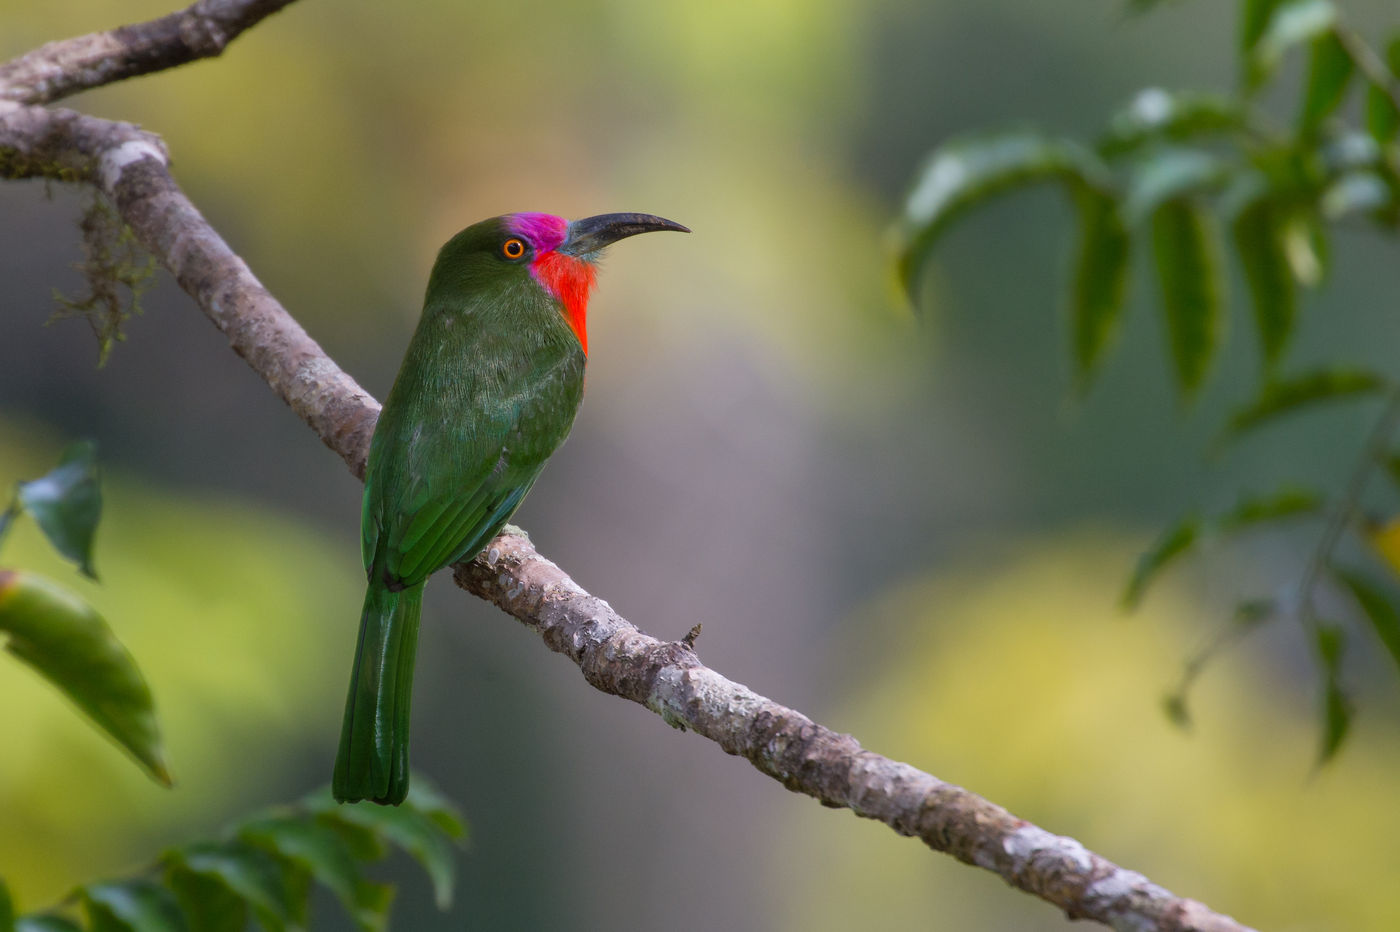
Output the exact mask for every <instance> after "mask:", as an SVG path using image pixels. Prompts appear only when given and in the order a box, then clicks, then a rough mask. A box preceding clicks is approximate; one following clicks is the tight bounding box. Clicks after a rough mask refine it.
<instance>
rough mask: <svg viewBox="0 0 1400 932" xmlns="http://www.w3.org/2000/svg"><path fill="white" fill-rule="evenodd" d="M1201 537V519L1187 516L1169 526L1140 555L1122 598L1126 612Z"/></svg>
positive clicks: (1139, 601)
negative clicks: (1163, 571)
mask: <svg viewBox="0 0 1400 932" xmlns="http://www.w3.org/2000/svg"><path fill="white" fill-rule="evenodd" d="M1200 536H1201V519H1200V518H1197V517H1195V516H1194V515H1193V516H1191V517H1187V518H1184V519H1182V520H1181V521H1179V522H1177V523H1176V524H1174V525H1172V526H1171V527H1169V528H1167V530H1166V531H1165V532H1163V534H1162V536H1161V537H1159V538H1157V541H1156V542H1155V543H1154V544H1153V545H1152V546H1151V547H1150V548H1148V550H1147V551H1146V552H1145V553H1143V555H1142V556H1141V557H1139V558H1138V562H1137V566H1136V568H1134V570H1133V575H1132V578H1131V579H1129V580H1128V586H1127V588H1126V589H1125V590H1123V598H1122V600H1121V602H1122V605H1123V608H1124V609H1125V610H1126V611H1132V610H1133V609H1135V608H1137V607H1138V605H1139V604H1141V602H1142V597H1143V595H1145V594H1146V593H1147V587H1148V586H1149V585H1150V584H1151V583H1152V581H1153V580H1154V579H1156V578H1157V576H1158V575H1159V574H1160V573H1161V572H1162V570H1164V569H1165V568H1166V567H1167V566H1169V565H1170V564H1171V563H1173V562H1175V560H1176V559H1177V558H1178V557H1180V556H1182V555H1183V554H1185V553H1186V552H1187V551H1189V550H1190V549H1191V548H1192V547H1194V546H1195V544H1196V541H1197V540H1198V539H1200Z"/></svg>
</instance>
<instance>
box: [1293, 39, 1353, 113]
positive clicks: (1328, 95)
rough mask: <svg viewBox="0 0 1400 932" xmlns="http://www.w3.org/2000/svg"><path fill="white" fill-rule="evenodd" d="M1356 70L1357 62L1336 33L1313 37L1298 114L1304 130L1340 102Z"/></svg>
mask: <svg viewBox="0 0 1400 932" xmlns="http://www.w3.org/2000/svg"><path fill="white" fill-rule="evenodd" d="M1355 71H1356V63H1355V62H1353V61H1352V60H1351V55H1350V54H1349V53H1348V52H1347V50H1346V47H1345V46H1344V45H1342V41H1341V40H1340V39H1338V38H1337V34H1336V33H1335V32H1330V31H1329V32H1327V33H1326V34H1324V35H1322V36H1320V37H1318V38H1317V39H1314V40H1313V43H1312V51H1311V53H1310V55H1309V58H1308V77H1307V83H1306V84H1305V87H1306V88H1307V90H1306V92H1305V93H1304V95H1303V112H1302V113H1301V114H1300V115H1299V117H1298V122H1299V123H1301V124H1302V126H1303V128H1304V129H1305V130H1308V131H1311V130H1315V129H1316V128H1317V127H1318V126H1319V125H1320V124H1321V123H1322V121H1323V120H1324V119H1326V118H1327V116H1328V115H1329V114H1331V113H1332V112H1333V111H1334V110H1336V109H1337V107H1339V106H1340V105H1341V103H1342V101H1343V100H1344V99H1345V98H1346V93H1347V86H1348V85H1349V84H1350V83H1351V77H1352V75H1353V74H1354V73H1355Z"/></svg>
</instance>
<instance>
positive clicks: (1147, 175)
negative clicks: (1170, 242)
mask: <svg viewBox="0 0 1400 932" xmlns="http://www.w3.org/2000/svg"><path fill="white" fill-rule="evenodd" d="M1231 168H1232V166H1231V165H1230V164H1229V163H1228V162H1226V161H1224V160H1223V159H1221V158H1220V157H1218V156H1216V155H1213V154H1211V153H1210V152H1206V151H1204V150H1201V149H1187V148H1182V147H1179V146H1176V147H1172V148H1169V149H1163V150H1161V151H1159V152H1156V153H1154V154H1153V155H1152V156H1151V157H1149V158H1146V159H1144V160H1143V161H1142V162H1141V163H1140V164H1139V165H1138V166H1137V167H1136V169H1135V170H1134V172H1133V177H1132V181H1131V182H1130V184H1129V185H1128V196H1127V197H1126V198H1125V199H1124V202H1123V215H1124V217H1125V218H1126V219H1127V222H1128V223H1129V224H1134V225H1136V224H1138V223H1141V222H1143V221H1144V220H1146V219H1147V218H1148V217H1150V216H1152V214H1154V213H1156V211H1157V208H1159V207H1161V206H1162V205H1163V204H1164V203H1165V202H1167V201H1171V200H1176V199H1179V198H1182V197H1184V196H1185V195H1188V194H1197V193H1200V192H1202V191H1207V190H1210V189H1212V188H1215V187H1217V186H1218V185H1219V184H1220V183H1221V182H1222V181H1223V180H1224V179H1225V178H1226V177H1227V176H1228V175H1229V173H1230V171H1231Z"/></svg>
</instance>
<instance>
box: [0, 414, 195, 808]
mask: <svg viewBox="0 0 1400 932" xmlns="http://www.w3.org/2000/svg"><path fill="white" fill-rule="evenodd" d="M22 514H23V515H28V516H29V517H31V518H33V520H34V522H35V523H36V524H37V525H38V526H39V529H40V530H41V531H42V532H43V533H44V536H45V537H46V538H47V539H48V541H49V543H51V544H52V545H53V547H54V549H55V550H57V551H58V552H59V553H60V554H62V555H63V557H64V558H66V559H67V560H69V561H71V562H73V563H75V564H76V565H77V566H78V567H79V569H80V570H81V571H82V572H83V574H84V575H86V576H88V577H90V578H93V579H96V578H97V571H96V569H95V568H94V566H93V541H94V539H95V537H96V534H97V525H98V522H99V521H100V520H101V517H102V490H101V484H100V478H99V473H98V466H97V450H96V447H95V446H94V445H93V444H92V443H91V442H87V441H82V442H79V443H75V444H73V445H71V446H70V447H69V448H68V449H67V450H66V451H65V452H64V454H63V456H62V459H61V460H60V461H59V464H58V465H57V466H56V467H55V468H54V469H52V470H50V471H49V472H48V473H47V474H45V475H43V476H40V477H39V478H37V479H31V480H29V481H27V482H20V483H18V484H17V485H16V487H15V495H14V499H13V501H12V502H11V503H10V505H9V507H8V508H7V509H6V510H5V511H4V512H3V514H0V543H3V542H4V539H5V536H6V534H7V533H8V532H9V530H10V527H11V524H12V523H13V521H14V520H15V519H16V518H17V517H18V516H20V515H22ZM0 634H3V635H4V642H3V643H4V649H5V650H6V652H8V653H9V654H10V655H11V656H13V657H15V658H16V659H18V660H20V661H21V662H23V663H25V664H27V665H28V666H29V667H30V668H31V669H33V670H34V671H35V672H37V673H38V674H39V675H40V676H42V677H44V679H46V680H48V681H49V682H50V683H52V684H53V685H54V686H55V687H57V688H58V689H59V691H60V692H62V693H63V694H64V695H65V696H67V697H68V699H69V700H70V701H71V702H72V703H73V704H74V705H75V706H76V707H77V708H78V710H79V711H80V712H82V713H83V715H84V716H85V717H86V718H87V719H88V721H90V722H92V723H93V724H94V725H96V726H97V727H98V728H99V729H101V730H102V731H103V732H104V733H105V734H106V735H107V736H108V737H110V738H111V739H112V740H113V741H115V742H116V743H117V744H118V746H120V747H121V748H122V749H123V750H125V751H126V752H127V753H129V754H130V755H131V757H132V758H133V759H134V760H135V761H136V762H137V764H138V765H139V766H140V767H141V768H142V769H143V770H145V771H146V773H147V774H149V775H150V776H151V777H152V779H154V780H156V781H158V782H160V783H162V784H164V785H166V786H169V785H171V783H172V777H171V774H170V767H169V764H168V763H167V761H166V757H165V748H164V746H163V744H162V742H161V736H160V726H159V724H158V723H157V721H156V712H155V700H154V699H153V698H152V696H151V690H150V687H149V686H148V685H147V684H146V680H145V677H143V676H142V675H141V670H140V669H139V668H138V667H137V665H136V661H135V660H134V659H133V658H132V656H131V654H130V653H129V652H128V651H127V650H126V648H125V647H123V646H122V643H121V642H120V641H119V640H118V639H117V636H116V634H115V633H114V632H113V631H112V628H111V626H110V625H108V624H107V622H106V620H104V619H103V618H102V616H101V615H100V614H98V613H97V611H96V610H95V609H93V608H92V606H90V605H88V604H87V603H86V602H85V601H84V600H83V599H82V598H80V597H79V596H78V595H77V594H75V593H73V592H71V591H69V590H68V589H65V588H64V587H62V586H60V585H59V584H58V583H55V582H53V581H51V580H48V579H46V578H44V577H42V576H39V575H37V574H35V573H30V572H26V571H23V570H15V569H6V568H4V567H3V566H0Z"/></svg>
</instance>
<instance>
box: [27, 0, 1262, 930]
mask: <svg viewBox="0 0 1400 932" xmlns="http://www.w3.org/2000/svg"><path fill="white" fill-rule="evenodd" d="M286 2H290V0H263V2H258V0H242V2H238V0H201V2H200V3H196V4H195V5H194V6H192V7H190V8H189V9H187V10H185V11H183V12H182V13H176V14H172V15H171V16H167V17H164V18H162V19H158V20H154V21H152V22H150V23H145V24H141V25H138V26H130V27H124V28H123V29H118V30H114V31H112V32H110V33H99V34H95V35H93V36H86V37H83V38H82V39H75V40H69V41H68V42H66V43H65V42H59V43H53V44H51V45H48V46H45V47H44V48H42V49H39V50H38V51H36V52H33V53H30V54H29V55H25V56H23V57H21V58H19V59H16V60H14V61H12V62H10V63H9V64H6V65H0V177H9V178H26V177H46V178H53V179H58V180H61V181H70V182H81V183H87V184H91V185H94V186H95V187H97V188H98V189H99V190H100V191H101V192H102V193H103V194H104V195H105V196H106V197H107V198H108V199H109V200H110V201H111V202H112V203H113V204H114V205H115V207H116V209H117V210H118V212H119V213H120V215H121V217H122V219H123V220H124V221H125V222H126V223H127V224H128V225H129V226H130V227H131V229H132V231H133V232H134V233H135V235H136V237H137V238H138V239H139V240H140V242H141V243H142V244H143V245H144V246H145V248H146V249H148V250H150V251H151V253H152V254H153V255H155V256H156V258H157V259H158V260H159V261H160V262H161V263H162V264H163V265H164V266H165V267H166V268H167V269H169V270H170V273H171V274H172V275H174V277H175V279H176V280H177V281H178V282H179V283H180V287H182V288H183V289H184V290H185V291H186V292H187V293H188V294H189V295H190V296H191V297H192V298H193V299H194V301H195V303H196V304H197V305H198V306H199V307H200V309H201V310H202V311H203V312H204V313H205V315H206V316H207V317H208V318H209V319H210V320H211V321H212V322H213V323H214V325H215V326H217V327H218V328H219V329H220V330H221V331H222V332H223V333H224V334H225V335H226V336H227V337H228V339H229V343H230V345H231V346H232V347H233V349H234V351H235V352H237V353H238V354H239V355H240V356H242V357H243V359H244V360H245V361H247V363H248V364H249V365H250V366H251V367H252V368H253V370H254V371H255V372H257V374H258V375H259V377H261V378H262V379H263V380H264V381H266V382H267V383H268V385H270V386H271V387H272V389H273V391H274V392H276V393H277V395H278V396H279V397H280V398H282V400H283V401H285V402H286V403H287V404H288V405H289V406H290V407H291V408H292V410H293V411H295V412H296V414H297V415H298V416H299V417H301V418H302V420H304V421H305V422H306V423H307V424H308V425H309V426H310V427H311V428H312V430H314V431H315V432H316V434H317V435H318V436H319V437H320V438H321V440H322V441H323V442H324V443H325V444H326V445H327V446H328V447H330V448H331V449H332V450H334V451H335V452H336V453H337V454H339V455H340V457H341V458H342V459H344V460H345V462H346V464H347V465H348V466H349V467H350V470H351V472H353V473H354V474H355V475H356V476H359V477H361V478H363V475H364V463H365V457H366V455H367V452H368V449H369V440H370V436H371V434H372V432H373V425H374V421H375V418H376V417H377V415H378V404H377V403H376V402H375V401H374V399H373V398H371V397H370V396H369V395H368V394H366V393H365V392H364V390H362V389H361V388H360V387H359V386H358V385H357V384H356V383H355V381H354V380H353V379H352V378H350V376H348V375H347V374H346V373H344V372H343V371H341V369H340V367H339V366H337V365H336V364H335V362H334V361H332V360H331V359H330V358H329V357H327V356H326V355H325V353H324V352H322V350H321V348H320V347H319V346H318V345H317V344H316V342H315V341H314V340H312V339H311V338H310V337H309V336H308V335H307V334H306V332H305V331H304V330H303V329H302V328H301V326H300V325H299V324H298V323H297V322H296V321H295V320H294V319H293V318H292V317H291V315H289V314H288V313H287V311H286V310H285V309H284V308H283V307H282V306H281V305H280V304H279V303H278V302H277V300H276V299H275V298H274V297H273V296H272V295H271V294H270V293H269V292H268V291H267V289H265V288H264V287H263V286H262V284H261V283H260V282H259V281H258V280H257V279H256V278H255V277H254V276H253V274H252V272H251V271H249V269H248V267H247V265H246V264H245V263H244V262H243V261H242V260H241V259H240V258H239V257H238V256H237V255H235V254H234V253H233V251H232V250H230V249H229V247H228V245H227V244H226V243H225V242H224V241H223V239H222V238H221V237H220V236H219V235H218V233H216V232H215V231H214V230H213V229H212V228H211V227H210V226H209V224H208V223H207V222H206V221H205V220H204V218H203V217H202V216H201V215H200V213H199V211H198V210H197V209H196V208H195V207H194V205H193V204H192V203H190V201H189V200H188V198H186V197H185V195H184V193H183V192H182V191H181V190H180V188H179V187H178V185H176V183H175V181H174V179H173V178H172V177H171V175H170V171H169V158H168V156H167V153H166V151H165V147H164V145H163V144H162V143H161V141H160V139H159V138H158V137H156V136H153V135H151V134H149V133H146V132H143V131H141V130H140V129H138V128H136V127H134V126H131V125H129V124H125V123H114V122H109V121H106V120H99V119H96V118H93V117H89V116H85V115H82V114H78V113H73V112H71V111H63V110H49V109H45V108H42V107H38V106H33V105H32V104H33V103H35V102H39V101H48V100H53V99H56V98H57V97H60V96H62V95H64V94H67V93H73V92H74V91H76V90H81V89H83V88H87V87H95V86H97V85H99V84H102V83H107V82H110V81H115V80H120V79H122V78H126V77H130V76H132V75H135V74H141V73H145V72H148V71H152V70H156V69H158V68H163V67H169V66H171V65H174V64H179V63H182V62H185V61H189V60H190V59H192V58H196V57H201V56H202V55H212V54H217V53H218V51H220V50H221V49H222V48H223V46H224V44H226V43H227V42H228V41H229V40H230V39H232V38H233V36H235V35H237V33H238V31H241V30H242V29H244V28H247V26H249V25H251V24H252V23H254V22H256V21H257V20H258V19H260V18H262V17H263V16H266V15H268V14H269V13H271V12H273V11H275V10H276V9H279V8H281V7H282V6H284V5H286ZM221 17H222V18H221ZM191 24H194V25H191ZM200 24H203V25H200ZM209 24H215V25H217V26H219V29H220V30H222V31H218V30H214V29H213V28H212V26H209ZM206 27H207V28H206ZM200 30H205V31H202V32H201V31H200ZM191 36H193V38H191ZM21 102H23V103H21ZM26 104H28V105H26ZM454 577H455V579H456V581H457V583H458V585H460V586H461V587H462V588H464V589H466V590H467V591H469V592H472V593H474V594H476V595H478V596H480V597H481V598H483V599H486V600H487V601H489V602H492V603H493V604H495V605H497V606H499V607H500V608H502V609H503V610H505V611H506V612H508V613H509V614H511V615H513V616H514V617H515V618H517V619H519V620H520V621H522V622H524V623H525V624H526V625H527V626H528V627H530V628H532V629H534V630H535V631H536V632H537V633H538V634H539V635H540V636H541V638H542V639H543V640H544V642H545V644H546V645H547V646H549V647H550V649H552V650H555V651H557V652H559V653H562V654H564V655H565V656H567V657H569V658H570V659H571V660H573V661H574V663H576V664H577V665H578V666H579V668H580V670H581V671H582V672H583V675H584V678H585V679H586V680H587V681H588V682H589V683H590V684H592V685H593V686H594V687H596V688H597V689H600V690H602V691H603V692H606V693H610V694H612V695H616V696H621V697H623V698H626V699H630V700H632V701H633V702H638V703H640V704H642V705H645V706H646V707H647V708H649V709H651V710H652V711H654V712H656V713H657V714H658V715H660V716H661V717H662V719H663V720H664V721H666V722H667V723H668V724H670V725H673V726H675V727H679V728H689V729H691V730H692V731H695V732H696V733H698V734H701V735H704V736H705V737H707V738H709V739H710V740H712V741H714V742H715V743H717V744H718V745H719V746H720V747H722V748H723V749H724V750H725V751H726V752H727V753H730V754H735V755H739V756H742V757H744V758H746V759H747V760H749V761H750V762H751V763H752V764H753V765H754V766H755V767H756V768H757V769H758V770H759V771H761V772H762V773H765V774H767V775H768V776H770V777H773V778H774V779H775V780H778V781H779V782H780V783H782V784H783V785H784V786H786V787H787V788H788V789H790V790H793V791H795V792H800V793H805V794H806V795H808V796H811V797H813V798H815V799H817V800H820V801H821V802H822V803H823V804H826V805H829V806H840V807H845V808H848V809H851V810H852V811H853V812H855V813H856V814H857V815H859V816H862V817H865V818H872V819H878V820H880V821H881V822H884V823H885V824H886V825H889V826H890V827H891V828H893V829H894V830H895V831H896V832H898V833H900V834H902V835H913V836H917V837H918V838H920V839H922V840H923V841H924V843H925V844H927V845H929V847H931V848H934V849H935V850H938V851H945V852H947V853H949V854H951V855H953V856H954V857H956V858H958V859H959V860H961V861H964V862H965V863H968V864H973V865H976V866H978V867H982V868H984V869H986V870H990V871H993V872H994V873H996V874H999V875H1000V876H1001V877H1003V878H1004V879H1005V880H1006V881H1007V882H1008V883H1009V884H1011V885H1012V886H1015V887H1018V888H1019V889H1021V890H1024V891H1026V892H1028V893H1031V894H1034V895H1035V896H1038V897H1040V898H1041V899H1043V900H1045V901H1046V902H1049V903H1052V904H1054V905H1055V906H1057V907H1059V908H1060V909H1062V910H1063V911H1064V912H1065V913H1066V914H1067V915H1069V916H1070V917H1073V918H1083V919H1093V920H1096V921H1098V922H1101V923H1103V924H1105V925H1109V926H1112V927H1114V928H1117V929H1123V930H1134V932H1144V930H1166V932H1188V930H1190V932H1247V930H1245V927H1244V926H1241V925H1240V924H1239V923H1237V922H1235V921H1234V920H1233V919H1230V918H1228V917H1226V916H1222V915H1219V914H1216V913H1214V912H1212V911H1211V910H1209V909H1208V908H1207V907H1206V906H1204V905H1202V904H1201V903H1198V902H1196V901H1194V900H1188V899H1183V898H1179V897H1176V896H1173V895H1172V894H1171V893H1169V892H1168V891H1167V890H1165V889H1163V888H1162V887H1160V886H1157V885H1156V884H1154V883H1152V882H1151V881H1149V880H1148V879H1147V878H1146V877H1143V876H1142V875H1141V874H1138V873H1136V872H1133V871H1129V870H1125V869H1123V868H1120V867H1118V866H1116V865H1114V864H1113V863H1111V862H1110V861H1108V860H1106V859H1105V858H1102V857H1100V856H1099V855H1097V854H1094V853H1093V852H1091V851H1089V850H1088V849H1086V848H1085V847H1084V846H1083V845H1082V844H1080V843H1079V842H1078V841H1075V840H1074V839H1072V838H1067V837H1063V836H1058V835H1053V834H1051V833H1049V832H1047V831H1045V830H1044V829H1041V828H1038V827H1036V826H1035V825H1032V824H1031V823H1029V822H1026V821H1024V820H1022V819H1018V818H1016V817H1015V816H1013V815H1012V814H1011V813H1009V812H1007V811H1006V810H1005V809H1003V808H1001V807H1000V806H997V805H995V804H994V803H991V802H989V801H987V800H985V799H983V798H981V797H980V796H977V795H976V794H974V793H971V792H969V791H967V790H965V789H962V788H961V787H957V786H954V785H952V784H949V783H944V782H943V781H941V780H939V779H937V778H936V777H933V776H931V775H929V774H927V773H924V772H922V771H920V770H917V769H915V768H914V767H911V766H909V765H908V764H903V763H899V762H897V761H893V760H890V759H888V758H885V757H882V756H880V755H878V754H875V753H873V752H870V751H866V750H864V749H862V748H861V746H860V744H859V743H858V742H857V741H856V740H855V739H854V738H852V737H851V736H850V735H843V734H838V733H836V732H834V731H831V730H830V729H828V728H825V727H823V726H821V725H818V724H816V723H815V722H813V721H812V720H811V719H809V718H808V717H807V716H805V715H803V714H801V713H800V712H797V711H794V710H792V709H789V708H786V707H784V706H781V705H779V704H777V703H775V702H773V701H772V700H770V699H766V698H764V697H763V696H760V695H758V694H756V693H754V692H753V691H751V690H749V689H748V688H747V687H744V686H741V685H739V684H737V683H734V682H731V681H730V680H727V679H725V678H724V677H723V676H721V675H720V674H718V673H716V672H715V671H713V670H710V669H709V668H707V667H705V666H704V665H703V664H702V663H701V662H700V660H699V658H698V657H696V655H695V653H694V651H692V650H691V649H690V648H689V646H688V645H686V644H685V643H665V642H662V641H658V640H656V639H655V638H652V637H650V636H648V635H646V634H644V633H643V632H641V631H640V630H638V629H637V628H636V627H635V626H633V625H632V624H631V623H630V622H628V621H627V620H626V619H624V618H622V617H621V616H619V615H618V614H617V613H616V612H614V611H613V610H612V608H611V607H610V606H609V605H608V604H607V603H606V602H604V601H603V600H602V599H599V598H597V597H596V596H593V595H590V594H589V593H587V592H585V591H584V590H583V589H582V588H581V587H579V586H578V585H577V584H576V583H575V582H574V581H573V580H571V579H570V578H569V577H568V576H567V575H565V573H564V572H563V571H562V570H560V569H559V567H557V566H555V565H554V564H553V563H551V562H550V561H548V560H546V559H545V558H544V557H542V556H540V555H539V554H538V553H537V552H536V551H535V549H534V547H533V546H532V545H531V544H530V542H529V540H528V539H526V538H525V537H522V536H518V535H515V534H506V535H503V536H501V537H499V538H497V540H495V541H494V542H493V543H492V545H491V547H490V549H489V550H488V552H487V554H484V555H483V556H482V557H481V558H478V560H476V561H473V562H471V563H464V564H459V565H458V566H456V567H455V568H454Z"/></svg>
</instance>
